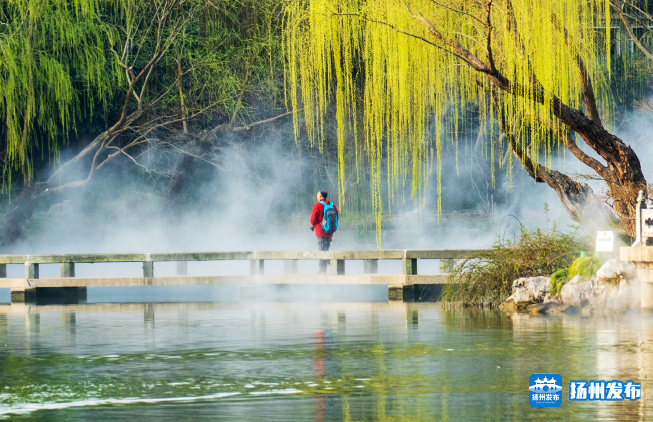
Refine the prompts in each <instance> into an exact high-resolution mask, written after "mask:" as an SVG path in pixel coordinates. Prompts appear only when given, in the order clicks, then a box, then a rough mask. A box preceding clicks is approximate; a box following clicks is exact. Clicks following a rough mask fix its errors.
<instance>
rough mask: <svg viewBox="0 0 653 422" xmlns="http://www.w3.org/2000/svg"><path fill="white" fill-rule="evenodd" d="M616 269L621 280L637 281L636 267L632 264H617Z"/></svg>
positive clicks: (620, 262) (621, 262)
mask: <svg viewBox="0 0 653 422" xmlns="http://www.w3.org/2000/svg"><path fill="white" fill-rule="evenodd" d="M617 269H618V270H619V275H620V276H621V278H622V279H626V280H636V279H637V267H635V265H634V264H633V263H632V262H623V261H619V262H617Z"/></svg>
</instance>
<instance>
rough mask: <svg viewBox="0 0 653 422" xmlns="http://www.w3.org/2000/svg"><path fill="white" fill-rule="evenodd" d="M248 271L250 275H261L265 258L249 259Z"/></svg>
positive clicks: (263, 270)
mask: <svg viewBox="0 0 653 422" xmlns="http://www.w3.org/2000/svg"><path fill="white" fill-rule="evenodd" d="M249 273H250V274H251V275H263V274H264V273H265V260H264V259H251V260H250V261H249Z"/></svg>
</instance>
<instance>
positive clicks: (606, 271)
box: [596, 259, 619, 279]
mask: <svg viewBox="0 0 653 422" xmlns="http://www.w3.org/2000/svg"><path fill="white" fill-rule="evenodd" d="M596 276H597V277H598V278H600V279H610V278H617V277H618V276H619V268H618V267H617V260H616V259H608V260H607V262H606V263H605V264H603V265H602V266H601V268H599V270H598V271H597V272H596Z"/></svg>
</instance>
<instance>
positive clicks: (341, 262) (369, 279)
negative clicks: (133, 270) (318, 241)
mask: <svg viewBox="0 0 653 422" xmlns="http://www.w3.org/2000/svg"><path fill="white" fill-rule="evenodd" d="M482 252H483V251H482V250H383V251H328V252H318V251H245V252H189V253H138V254H69V255H0V288H9V289H11V291H12V301H14V300H16V301H22V300H25V296H29V295H32V294H37V293H38V292H39V291H40V292H46V291H48V292H49V293H48V294H52V292H59V293H61V294H66V295H67V294H70V292H74V291H75V289H77V290H79V289H83V291H84V292H85V291H86V290H85V289H86V287H98V286H167V285H193V284H238V285H258V284H336V285H338V284H386V285H388V286H389V292H390V293H389V294H390V296H393V295H398V294H399V291H400V290H402V289H404V287H407V288H410V287H411V286H416V285H438V284H446V283H447V276H446V274H434V275H418V274H417V260H418V259H439V260H447V261H449V262H448V265H451V264H452V262H453V260H456V259H467V258H474V257H478V256H479V255H480V254H481V253H482ZM320 259H321V260H329V261H330V267H331V272H330V274H329V275H307V274H297V262H298V261H299V260H320ZM235 260H248V261H250V275H249V276H233V275H202V276H188V275H187V273H188V271H187V268H188V267H187V263H188V261H235ZM266 260H283V261H284V273H285V274H283V275H265V274H264V273H265V261H266ZM349 260H362V261H364V269H365V271H364V272H365V274H360V275H350V274H349V275H346V274H345V262H346V261H349ZM379 260H402V262H403V264H402V274H378V262H379ZM166 261H176V262H177V275H176V276H167V277H161V276H159V277H156V276H155V274H154V263H155V262H166ZM100 262H102V263H109V262H113V263H121V262H142V263H143V276H142V277H75V264H77V263H100ZM8 264H24V266H25V278H7V265H8ZM39 264H61V277H56V278H55V277H47V278H40V277H39ZM71 289H72V290H71ZM392 292H394V293H392ZM59 293H57V294H59ZM83 294H85V293H83Z"/></svg>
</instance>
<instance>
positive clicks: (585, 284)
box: [560, 275, 594, 308]
mask: <svg viewBox="0 0 653 422" xmlns="http://www.w3.org/2000/svg"><path fill="white" fill-rule="evenodd" d="M593 290H594V286H593V285H592V280H589V281H583V280H582V279H581V277H580V276H578V275H577V276H576V277H574V278H572V279H571V280H570V281H569V282H568V283H567V284H565V285H564V286H562V290H561V291H560V296H561V297H562V302H563V303H564V304H565V305H569V306H575V307H578V308H581V307H582V306H583V305H584V304H586V303H588V302H589V299H588V298H589V296H590V295H591V294H592V292H593Z"/></svg>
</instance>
